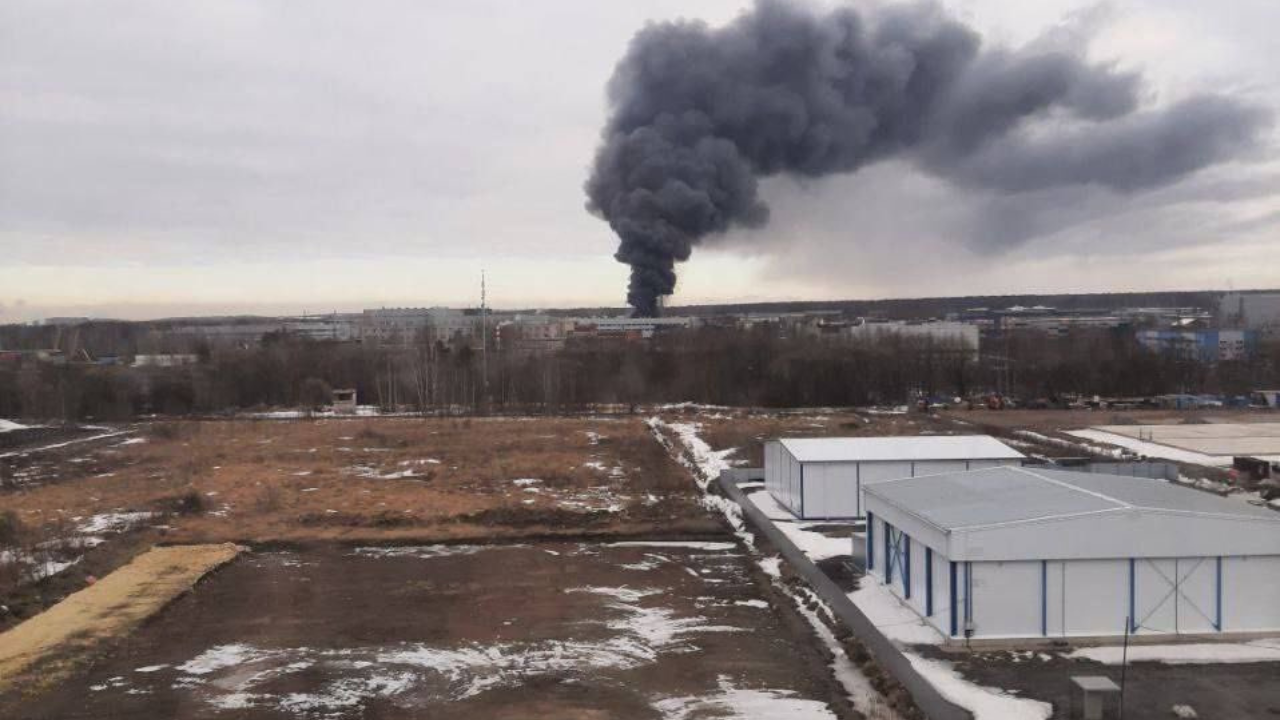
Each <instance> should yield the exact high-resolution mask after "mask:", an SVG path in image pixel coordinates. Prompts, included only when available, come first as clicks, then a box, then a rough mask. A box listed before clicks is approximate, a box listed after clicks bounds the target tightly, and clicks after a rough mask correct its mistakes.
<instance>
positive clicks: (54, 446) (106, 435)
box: [0, 430, 133, 458]
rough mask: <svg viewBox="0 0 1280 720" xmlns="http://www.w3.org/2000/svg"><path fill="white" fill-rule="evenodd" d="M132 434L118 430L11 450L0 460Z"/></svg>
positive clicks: (0, 455)
mask: <svg viewBox="0 0 1280 720" xmlns="http://www.w3.org/2000/svg"><path fill="white" fill-rule="evenodd" d="M132 432H133V431H132V430H118V431H115V432H108V433H103V434H101V435H90V436H89V437H83V438H76V439H75V440H66V441H63V442H60V443H54V444H52V445H45V446H44V447H38V448H31V449H30V450H11V451H9V452H6V453H0V458H9V457H24V456H26V455H30V454H32V453H40V452H45V451H48V450H58V449H61V448H64V447H68V446H71V445H78V444H80V443H87V442H93V441H95V440H106V439H107V438H113V437H119V436H121V435H128V434H129V433H132Z"/></svg>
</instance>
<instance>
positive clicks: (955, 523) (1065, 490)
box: [865, 467, 1280, 531]
mask: <svg viewBox="0 0 1280 720" xmlns="http://www.w3.org/2000/svg"><path fill="white" fill-rule="evenodd" d="M865 491H866V493H867V494H868V495H871V496H874V497H877V498H879V499H881V500H884V501H885V502H888V503H890V504H892V505H894V506H897V507H898V508H900V509H902V510H904V511H906V512H909V513H911V514H912V515H915V516H916V517H919V518H921V519H922V520H924V521H926V522H928V523H930V524H932V525H934V526H936V527H939V528H941V529H943V530H948V531H949V530H963V529H972V528H979V527H984V526H990V525H999V524H1004V523H1013V522H1025V521H1032V520H1046V519H1051V518H1062V517H1069V516H1073V515H1082V514H1089V513H1100V512H1107V511H1123V510H1130V509H1138V510H1150V511H1155V512H1170V513H1182V514H1191V515H1201V516H1213V517H1227V518H1236V519H1239V520H1253V521H1256V520H1267V521H1271V522H1275V523H1277V524H1280V514H1277V513H1275V512H1273V511H1271V510H1267V509H1265V508H1260V507H1254V506H1252V505H1247V504H1245V503H1243V502H1240V501H1238V500H1230V499H1227V498H1222V497H1218V496H1216V495H1210V494H1208V493H1203V492H1199V491H1197V490H1192V489H1190V488H1185V487H1181V486H1179V485H1173V484H1170V483H1167V482H1165V481H1163V480H1152V479H1149V478H1137V477H1128V476H1123V475H1105V474H1100V473H1085V472H1071V471H1067V470H1042V469H1039V468H1034V469H1033V468H1021V467H999V468H988V469H985V470H971V471H968V472H957V473H942V474H938V475H923V476H919V477H914V478H904V479H901V480H886V481H884V482H878V483H871V484H869V485H866V486H865Z"/></svg>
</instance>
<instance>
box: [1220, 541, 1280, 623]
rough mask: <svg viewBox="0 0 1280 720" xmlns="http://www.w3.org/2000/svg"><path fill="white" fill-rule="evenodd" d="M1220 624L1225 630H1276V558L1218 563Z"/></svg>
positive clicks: (1279, 560)
mask: <svg viewBox="0 0 1280 720" xmlns="http://www.w3.org/2000/svg"><path fill="white" fill-rule="evenodd" d="M1222 624H1223V627H1224V628H1226V629H1227V630H1236V631H1241V632H1246V631H1261V630H1267V631H1272V630H1280V555H1267V556H1255V557H1234V558H1223V559H1222Z"/></svg>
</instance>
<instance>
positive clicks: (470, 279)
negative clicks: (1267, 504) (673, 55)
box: [0, 0, 1280, 321]
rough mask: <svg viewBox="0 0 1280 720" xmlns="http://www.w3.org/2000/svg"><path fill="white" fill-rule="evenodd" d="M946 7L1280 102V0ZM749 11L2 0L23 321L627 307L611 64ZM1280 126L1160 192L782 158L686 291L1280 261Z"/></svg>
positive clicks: (946, 283)
mask: <svg viewBox="0 0 1280 720" xmlns="http://www.w3.org/2000/svg"><path fill="white" fill-rule="evenodd" d="M825 4H827V5H830V4H833V3H830V2H828V3H825ZM945 4H946V6H947V7H948V8H949V9H950V11H951V12H952V13H954V14H955V15H957V16H959V17H961V18H962V19H964V20H965V21H966V22H969V23H970V24H972V25H973V26H974V27H975V28H977V29H978V30H980V31H981V32H982V33H983V34H984V37H985V40H984V42H985V43H987V44H993V45H1009V46H1017V45H1020V44H1023V43H1026V42H1028V41H1031V40H1033V39H1035V38H1038V37H1041V36H1042V35H1043V34H1044V33H1045V32H1046V31H1047V30H1049V29H1051V28H1052V27H1054V26H1055V25H1057V24H1059V23H1061V22H1063V21H1064V20H1069V21H1070V22H1072V23H1074V24H1077V25H1078V24H1080V23H1081V22H1082V21H1081V18H1082V17H1084V18H1087V19H1088V20H1087V24H1088V25H1090V26H1093V27H1095V28H1096V30H1095V32H1096V35H1095V37H1094V40H1093V42H1092V44H1091V46H1090V48H1089V50H1088V54H1089V56H1090V58H1092V59H1096V60H1112V61H1114V62H1116V63H1117V64H1118V65H1119V66H1120V67H1122V68H1125V69H1131V70H1136V71H1139V72H1141V73H1142V74H1143V76H1144V78H1145V90H1144V93H1145V96H1146V97H1147V102H1148V103H1149V104H1150V105H1151V106H1153V107H1160V106H1163V105H1166V104H1168V103H1171V102H1176V101H1177V100H1178V99H1179V98H1180V97H1185V96H1187V95H1189V94H1193V93H1197V92H1204V91H1215V92H1220V93H1228V94H1231V95H1235V96H1238V97H1241V98H1247V99H1249V100H1251V101H1252V102H1255V103H1258V104H1261V105H1265V106H1267V107H1270V108H1273V109H1280V73H1277V72H1276V70H1275V67H1274V61H1275V57H1274V50H1275V40H1274V29H1275V28H1276V27H1280V3H1277V2H1275V1H1274V0H1224V1H1223V2H1221V3H1213V4H1210V3H1205V2H1202V1H1199V0H1118V1H1117V2H1114V3H1108V4H1105V5H1102V6H1099V5H1097V4H1096V3H1080V2H1071V1H1069V0H1043V1H1040V2H1034V3H1030V2H1024V1H1022V0H954V1H952V2H947V3H945ZM746 5H747V3H746V2H731V1H728V0H714V1H704V2H692V3H691V2H687V1H686V2H677V1H675V0H669V1H668V0H657V1H646V2H641V1H638V0H636V1H629V2H600V1H599V0H547V1H545V2H536V3H531V2H525V1H522V0H470V1H468V2H429V1H423V0H404V1H395V0H368V1H366V2H359V3H355V2H348V1H337V0H334V1H329V0H306V1H303V0H208V1H207V2H178V1H176V0H117V1H114V2H109V3H105V2H93V1H92V0H84V1H83V2H65V1H63V0H5V2H3V3H0V321H15V320H28V319H34V318H39V317H44V316H47V315H55V314H76V315H82V314H87V315H94V316H113V317H131V318H137V317H157V316H168V315H179V314H192V313H200V314H207V313H221V312H299V311H302V310H310V311H313V312H317V311H329V310H339V311H341V310H352V309H360V308H362V307H373V306H379V305H430V304H448V305H464V304H470V303H474V302H476V301H477V300H478V295H479V288H478V285H479V274H480V270H481V268H485V269H486V270H487V273H488V277H489V290H490V302H491V304H493V305H496V306H499V307H540V306H565V305H587V304H591V305H595V304H606V305H621V304H622V303H623V299H624V297H625V292H626V278H627V272H628V271H627V268H626V267H625V266H623V265H621V264H619V263H617V262H615V261H614V260H613V258H612V254H613V252H614V250H615V248H616V239H615V238H614V237H613V236H612V234H611V233H610V231H609V228H608V226H607V225H606V224H605V223H604V222H602V221H601V220H599V219H598V218H596V217H593V216H591V215H589V214H588V213H587V212H586V210H585V209H584V202H585V197H584V194H583V189H582V186H583V182H584V180H585V178H586V175H587V172H588V167H589V165H590V162H591V159H592V155H593V153H594V151H595V149H596V147H597V144H598V140H599V132H600V127H601V125H602V124H603V122H604V119H605V115H606V111H607V108H606V105H605V97H604V87H605V83H606V82H607V80H608V78H609V76H610V74H611V72H612V69H613V66H614V63H615V62H616V61H617V60H618V59H619V58H620V57H621V56H622V54H623V52H624V51H625V49H626V44H627V42H628V40H629V39H630V38H631V36H632V35H633V34H634V33H635V32H636V31H637V30H638V29H640V28H641V27H643V25H644V24H645V23H646V22H647V21H651V20H664V19H673V18H677V17H681V16H689V15H690V14H692V13H696V14H697V17H700V18H703V19H705V20H707V21H709V22H711V23H713V24H719V23H723V22H725V21H727V20H728V19H730V18H732V17H734V16H735V15H736V14H737V13H738V12H739V11H741V10H742V8H743V7H744V6H746ZM1082 13H1083V14H1082ZM1276 144H1277V143H1276V138H1275V137H1274V136H1271V137H1269V147H1268V149H1267V151H1266V152H1263V153H1262V154H1260V155H1259V156H1258V157H1256V158H1250V159H1248V161H1246V162H1238V163H1232V164H1230V165H1223V166H1218V167H1215V168H1211V169H1209V170H1206V171H1202V172H1200V173H1198V174H1195V175H1193V176H1191V177H1189V178H1187V179H1185V180H1183V181H1181V182H1179V183H1177V184H1175V185H1172V186H1168V187H1163V188H1160V189H1158V190H1155V191H1150V192H1143V193H1138V194H1134V195H1117V194H1115V193H1113V192H1111V191H1107V190H1102V189H1096V188H1088V187H1075V188H1069V189H1060V188H1059V189H1053V190H1049V191H1045V192H1039V193H1019V194H1017V195H1006V194H1001V193H1000V192H997V191H992V190H962V189H960V188H957V187H955V186H953V185H952V184H949V183H947V182H945V181H943V180H939V179H938V178H936V177H931V176H928V175H923V174H921V173H920V172H919V171H918V170H916V169H915V168H913V167H911V166H910V165H906V164H902V163H898V162H886V163H881V164H878V165H875V166H872V167H870V168H866V169H863V170H862V171H860V172H858V173H856V174H853V175H845V176H838V177H832V178H825V179H822V180H817V181H807V182H804V183H800V182H797V181H794V180H791V179H787V178H773V179H770V180H767V181H766V182H765V183H764V186H763V196H764V198H765V199H766V200H767V202H768V203H769V205H770V206H771V207H772V210H773V216H772V221H771V222H770V223H769V224H768V225H767V226H766V227H764V228H761V229H756V230H751V231H734V233H733V234H732V236H730V237H726V238H718V239H715V240H714V241H713V242H711V243H710V247H703V248H701V249H699V251H698V252H696V253H695V255H694V257H693V259H692V260H691V261H690V262H689V263H687V264H686V265H684V266H682V267H681V269H680V270H681V274H680V284H679V288H678V290H677V294H676V297H675V299H674V302H676V303H694V302H708V301H744V300H765V299H828V298H867V297H908V296H922V295H951V294H989V293H1003V292H1037V291H1044V292H1052V291H1107V290H1146V289H1201V288H1227V287H1235V288H1254V287H1280V263H1277V261H1276V259H1277V251H1278V250H1280V161H1277V159H1276V158H1277V154H1276V153H1275V152H1274V151H1273V150H1274V147H1275V146H1276ZM997 248H999V249H997Z"/></svg>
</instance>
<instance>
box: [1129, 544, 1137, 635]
mask: <svg viewBox="0 0 1280 720" xmlns="http://www.w3.org/2000/svg"><path fill="white" fill-rule="evenodd" d="M1137 612H1138V571H1137V567H1136V564H1135V563H1134V561H1133V558H1129V632H1131V633H1133V632H1137V631H1138V616H1137Z"/></svg>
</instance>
